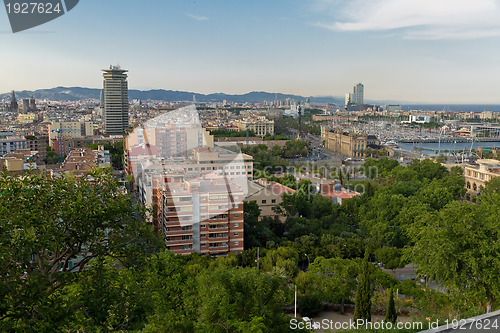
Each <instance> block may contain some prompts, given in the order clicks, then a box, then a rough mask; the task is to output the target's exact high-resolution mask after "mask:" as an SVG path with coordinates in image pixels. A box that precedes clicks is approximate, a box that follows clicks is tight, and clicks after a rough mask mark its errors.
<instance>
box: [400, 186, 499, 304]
mask: <svg viewBox="0 0 500 333" xmlns="http://www.w3.org/2000/svg"><path fill="white" fill-rule="evenodd" d="M499 207H500V195H498V194H496V193H495V194H491V195H486V196H482V197H481V199H480V201H479V203H478V204H477V205H476V204H472V203H468V202H459V201H453V202H451V203H449V204H448V205H447V206H446V207H445V208H444V209H442V210H440V211H439V212H433V213H427V214H425V215H423V216H422V217H421V219H420V220H419V221H418V223H415V224H414V225H413V226H412V227H410V228H409V235H410V237H411V239H412V240H413V241H414V242H415V245H414V246H413V247H411V248H409V249H408V252H407V255H408V259H409V260H411V261H412V262H414V263H415V264H416V265H417V266H418V270H417V272H419V273H420V274H421V275H423V276H426V277H427V278H429V279H431V280H434V281H437V282H439V283H442V284H443V286H445V287H446V288H447V289H448V292H449V294H450V295H456V296H457V297H461V298H463V297H467V298H469V302H470V303H473V302H475V303H476V304H479V305H481V306H482V307H483V308H484V309H485V310H486V311H490V310H491V309H492V307H493V306H495V305H497V304H498V301H499V300H500V245H499V244H500V239H499V234H498V230H499V229H500V220H499V219H498V209H499Z"/></svg>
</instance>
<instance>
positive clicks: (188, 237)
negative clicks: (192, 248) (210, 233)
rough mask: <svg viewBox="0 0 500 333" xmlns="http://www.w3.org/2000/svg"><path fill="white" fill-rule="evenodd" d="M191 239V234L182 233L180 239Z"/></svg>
mask: <svg viewBox="0 0 500 333" xmlns="http://www.w3.org/2000/svg"><path fill="white" fill-rule="evenodd" d="M189 239H191V235H182V240H189Z"/></svg>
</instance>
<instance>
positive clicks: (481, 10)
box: [0, 0, 500, 104]
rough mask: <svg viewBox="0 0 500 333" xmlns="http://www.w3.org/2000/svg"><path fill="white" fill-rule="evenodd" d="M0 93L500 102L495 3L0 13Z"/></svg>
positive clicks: (409, 0)
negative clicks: (20, 17)
mask: <svg viewBox="0 0 500 333" xmlns="http://www.w3.org/2000/svg"><path fill="white" fill-rule="evenodd" d="M0 45H1V49H0V50H1V52H0V57H1V58H0V59H1V60H2V61H1V62H0V77H1V80H0V92H7V91H10V90H11V89H16V90H24V89H29V90H31V89H39V88H51V87H55V86H85V87H95V88H97V87H100V86H101V85H102V76H101V73H100V69H101V68H106V67H108V66H109V65H110V64H117V63H119V64H120V65H122V67H124V68H126V69H128V70H129V85H130V88H133V89H172V90H187V91H194V92H201V93H212V92H226V93H246V92H249V91H256V90H259V91H269V92H282V93H293V94H300V95H305V96H319V95H335V96H343V94H345V93H346V92H350V91H351V90H352V86H354V85H355V84H356V83H358V82H362V83H363V84H364V85H365V98H367V99H375V100H377V99H378V100H403V101H409V102H427V103H478V104H486V103H492V104H494V103H497V104H500V93H499V92H500V75H499V74H500V73H499V72H500V68H499V67H500V64H499V61H498V55H499V53H500V52H499V51H500V1H499V0H310V1H298V0H268V1H263V0H196V1H193V0H190V1H189V0H182V1H181V0H177V1H173V0H172V1H171V0H144V1H129V0H81V1H80V3H79V4H78V6H76V7H75V8H74V9H73V10H72V11H70V12H69V13H67V14H66V15H64V16H62V17H60V18H58V19H56V20H54V21H52V22H49V23H47V24H44V25H42V26H39V27H36V28H33V29H31V30H28V31H25V32H20V33H16V34H13V33H12V32H11V31H10V25H9V23H8V19H7V15H6V13H5V11H4V10H0Z"/></svg>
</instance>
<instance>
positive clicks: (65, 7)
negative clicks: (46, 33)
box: [4, 0, 79, 33]
mask: <svg viewBox="0 0 500 333" xmlns="http://www.w3.org/2000/svg"><path fill="white" fill-rule="evenodd" d="M78 2H79V0H63V1H61V0H44V1H40V0H38V1H33V0H4V4H5V10H6V12H7V16H8V17H9V22H10V26H11V28H12V32H13V33H16V32H20V31H24V30H27V29H31V28H34V27H37V26H39V25H41V24H44V23H47V22H49V21H52V20H54V19H56V18H58V17H60V16H62V15H64V14H65V13H67V12H69V11H70V10H72V9H73V8H74V7H75V6H76V5H77V4H78Z"/></svg>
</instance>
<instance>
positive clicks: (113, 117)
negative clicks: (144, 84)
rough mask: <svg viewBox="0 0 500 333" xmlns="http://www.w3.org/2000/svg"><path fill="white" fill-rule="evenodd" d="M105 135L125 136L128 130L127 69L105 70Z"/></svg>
mask: <svg viewBox="0 0 500 333" xmlns="http://www.w3.org/2000/svg"><path fill="white" fill-rule="evenodd" d="M102 71H103V72H104V74H103V76H104V84H103V100H104V105H103V107H104V114H103V116H104V133H105V134H123V133H125V130H126V129H127V128H128V84H127V74H125V72H128V71H127V70H125V69H121V68H120V66H110V67H109V69H103V70H102Z"/></svg>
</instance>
